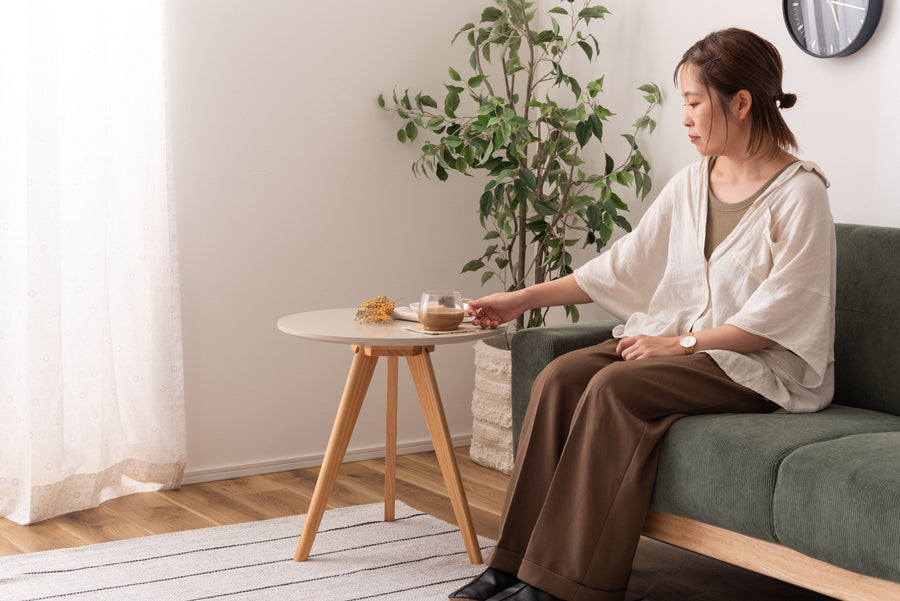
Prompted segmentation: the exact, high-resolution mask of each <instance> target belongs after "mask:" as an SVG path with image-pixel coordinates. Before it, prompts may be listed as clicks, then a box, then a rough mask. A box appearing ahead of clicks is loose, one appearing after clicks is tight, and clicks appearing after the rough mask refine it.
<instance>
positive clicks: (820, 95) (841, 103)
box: [168, 0, 900, 479]
mask: <svg viewBox="0 0 900 601" xmlns="http://www.w3.org/2000/svg"><path fill="white" fill-rule="evenodd" d="M484 4H485V2H484V0H477V1H476V0H453V1H452V2H451V1H449V0H441V1H435V0H382V1H379V2H371V1H369V0H352V1H348V2H341V3H330V2H319V3H310V2H297V1H295V0H265V1H258V2H257V1H251V0H190V1H172V2H170V3H169V5H168V13H169V14H168V26H169V70H170V98H171V106H170V110H171V119H172V131H173V143H172V153H173V162H174V183H175V185H174V188H175V193H176V195H177V202H178V223H179V232H178V233H179V236H180V240H179V245H180V252H181V273H182V297H183V316H184V337H185V381H186V395H187V407H188V409H187V418H188V452H189V457H188V474H189V478H193V479H202V478H210V477H216V476H217V475H229V474H231V473H240V472H241V469H242V468H246V469H245V470H244V471H253V470H257V471H258V470H260V469H263V468H264V467H265V466H260V465H258V464H265V463H266V462H271V464H272V465H273V466H274V467H282V466H286V465H292V463H291V462H292V461H293V464H298V465H299V464H304V462H306V463H309V462H314V461H315V458H316V457H318V456H319V455H321V454H322V453H323V451H324V447H325V442H326V440H327V437H328V433H329V431H330V427H331V422H332V419H333V417H334V412H335V409H336V403H337V399H338V398H339V396H340V393H341V389H342V387H343V381H344V378H345V377H346V371H347V368H348V366H349V361H350V353H349V350H348V349H346V348H344V347H341V346H338V345H329V344H322V343H314V342H308V341H304V340H300V339H295V338H292V337H289V336H287V335H284V334H281V333H279V332H278V331H277V330H276V329H275V321H276V320H277V319H278V317H280V316H282V315H285V314H288V313H293V312H297V311H304V310H312V309H320V308H327V307H340V306H354V305H356V304H358V303H359V302H361V301H363V300H366V299H369V298H372V297H374V296H375V295H377V294H387V295H391V296H393V297H399V298H401V299H404V300H406V301H411V300H414V299H415V297H416V295H417V294H418V292H419V291H421V290H422V289H426V288H430V287H438V286H440V287H456V288H458V289H460V290H462V291H463V292H464V294H466V295H471V296H475V295H478V294H480V293H481V291H482V289H481V288H480V286H479V285H478V279H477V277H476V276H472V275H471V274H467V275H466V276H462V275H460V274H459V269H460V267H461V265H462V264H463V263H465V261H466V260H468V259H470V258H472V257H474V256H476V255H478V254H480V253H479V249H480V248H481V236H482V232H481V230H480V227H479V225H478V221H477V218H476V216H475V211H476V208H477V198H478V196H479V191H480V189H481V186H482V182H480V181H478V180H476V179H471V178H462V177H455V178H453V177H451V181H449V182H447V183H441V182H438V181H437V180H416V179H415V178H414V177H413V176H412V174H411V172H410V169H409V167H410V164H411V162H412V161H413V159H414V158H415V156H416V152H415V149H416V146H409V145H407V146H401V145H400V144H399V143H398V142H397V141H396V139H395V138H394V131H395V130H396V128H397V126H398V124H399V121H398V120H397V119H396V118H394V117H393V116H392V115H388V114H386V113H383V112H381V111H380V110H379V109H378V108H377V107H376V105H375V97H376V96H377V94H378V92H381V91H384V92H389V91H390V90H391V89H392V87H393V86H394V85H397V86H399V87H400V88H401V89H403V88H404V87H409V88H410V89H411V90H418V89H424V90H426V91H431V92H432V93H433V95H435V96H436V97H437V96H440V95H441V91H442V89H441V86H440V84H441V82H442V81H443V79H444V75H445V74H446V72H447V65H448V64H451V63H454V64H457V65H460V64H464V61H465V58H464V54H462V53H461V52H460V50H461V49H462V48H461V47H460V48H452V47H451V46H450V45H449V40H450V38H451V37H452V35H453V33H454V32H455V31H456V29H457V28H458V27H459V26H461V25H462V24H464V23H465V22H467V21H475V20H477V17H478V15H479V14H480V12H481V8H482V6H484ZM543 4H544V5H546V6H549V5H550V4H551V2H550V0H544V1H543ZM886 4H887V6H886V7H885V12H884V15H883V17H882V23H881V26H880V28H879V30H878V32H876V35H875V37H874V38H873V40H872V41H871V42H870V43H869V45H868V46H866V47H865V48H864V49H863V50H862V51H860V52H859V53H857V54H856V55H854V56H852V57H849V58H845V59H835V60H816V59H813V58H811V57H808V56H806V55H805V54H803V53H802V52H801V51H800V50H799V49H797V48H796V47H794V46H793V43H792V42H791V41H790V39H789V38H788V35H787V32H786V30H785V28H784V25H783V22H782V17H781V4H780V3H778V2H765V3H757V2H754V3H732V2H728V3H724V2H716V1H714V0H703V1H700V0H692V1H688V2H680V3H672V2H665V1H663V0H642V1H641V2H634V1H631V2H629V1H627V0H611V1H609V2H608V3H607V6H608V7H609V8H610V9H611V10H612V11H613V13H614V14H613V15H612V16H611V17H610V19H609V20H608V21H607V22H605V23H604V22H598V23H597V25H596V32H597V35H598V37H599V38H600V39H601V41H602V44H603V46H604V48H605V49H606V51H605V57H606V58H604V59H603V64H602V66H601V67H600V69H601V71H602V72H605V73H606V76H607V79H606V81H607V88H608V89H609V95H610V108H612V109H613V110H615V111H617V112H622V113H623V114H632V113H635V112H636V111H637V109H638V108H639V107H638V106H630V103H632V102H636V101H637V100H636V99H637V98H638V97H637V96H634V95H633V94H632V89H633V87H635V86H637V85H639V84H640V83H643V82H644V81H647V80H653V81H656V82H657V83H658V84H659V85H660V86H661V87H663V89H664V90H665V92H666V105H665V106H664V107H663V109H662V110H661V111H660V112H659V113H658V114H657V120H658V122H659V127H658V128H657V130H656V133H654V134H653V135H652V136H650V137H649V138H646V139H645V140H644V148H645V154H647V156H648V158H649V159H650V160H651V162H652V163H653V166H654V174H653V175H654V180H655V181H656V182H657V186H660V185H661V184H662V182H663V181H664V180H665V179H666V178H668V177H669V176H671V175H672V174H673V173H674V172H675V171H676V170H677V169H678V168H680V167H681V166H682V165H684V164H686V163H687V162H690V161H693V160H695V158H696V154H695V152H694V150H693V148H692V147H691V146H690V144H689V143H688V142H687V139H686V136H685V133H684V131H683V127H682V126H681V125H680V121H681V110H682V106H681V100H680V98H679V97H678V94H677V90H676V89H675V88H674V86H673V85H672V84H671V77H672V68H673V66H674V64H675V63H676V62H677V60H678V58H679V57H680V55H681V53H682V52H683V51H684V50H685V49H686V48H687V47H688V46H689V45H690V44H691V43H693V42H694V41H695V40H696V39H698V38H700V37H702V36H703V35H705V34H706V33H707V32H709V31H710V30H712V29H716V28H719V27H727V26H732V25H736V26H742V27H746V28H749V29H752V30H755V31H757V32H758V33H760V34H762V35H763V36H765V37H767V38H768V39H770V40H771V41H772V42H773V43H775V44H776V46H778V48H779V49H780V50H781V52H782V54H783V57H784V60H785V66H786V74H787V76H786V82H785V88H786V90H787V91H793V92H795V93H797V94H798V95H799V97H800V100H799V102H798V104H797V106H796V107H794V108H793V109H791V110H790V111H787V112H786V116H787V118H788V121H789V123H790V124H791V125H792V127H793V128H794V130H795V133H796V134H797V136H798V138H799V140H800V141H801V144H802V146H803V148H802V149H801V154H802V155H803V156H804V157H806V158H810V159H813V160H816V161H817V162H818V163H819V164H820V165H821V166H822V167H823V168H824V169H825V171H826V173H827V174H828V175H829V176H830V178H831V180H832V182H833V186H832V188H831V198H832V204H833V209H834V214H835V217H836V219H837V220H838V221H847V222H857V223H872V224H884V225H892V226H898V225H900V208H898V206H897V204H896V203H895V202H894V199H895V198H896V197H897V196H898V195H897V192H898V183H897V178H896V175H895V174H894V173H893V172H892V169H891V168H892V167H893V166H894V163H896V162H897V160H898V158H900V151H898V149H897V147H896V143H895V140H897V139H898V133H900V117H898V115H897V114H896V108H897V97H898V92H900V90H898V88H900V84H898V82H900V75H898V73H897V72H896V70H895V69H892V68H889V64H890V63H891V62H892V59H893V57H896V56H900V42H898V36H897V33H898V31H900V24H898V19H900V17H898V14H897V10H896V9H895V8H894V7H893V5H892V4H891V3H886ZM637 102H638V103H639V101H637ZM657 189H658V188H657ZM633 208H634V214H635V215H636V216H637V215H639V214H640V213H641V207H640V205H639V203H633ZM491 291H492V289H491ZM595 315H596V313H595V312H591V311H588V312H587V315H586V318H591V317H593V316H595ZM472 356H473V354H472V350H471V347H470V346H469V345H458V346H453V347H447V348H441V349H438V351H436V352H435V354H434V361H435V366H436V370H437V375H438V381H439V386H440V387H441V392H442V395H443V398H444V403H445V406H446V409H447V414H448V421H449V424H450V429H451V432H452V433H453V434H454V435H456V436H459V437H465V436H466V435H467V434H468V433H470V432H471V415H470V412H469V402H470V400H471V389H472V378H473V369H472ZM383 397H384V376H383V369H380V370H378V372H377V373H376V378H375V381H374V382H373V386H372V391H371V392H370V394H369V398H368V399H367V402H366V405H364V407H363V413H362V415H361V417H360V424H359V426H358V428H357V431H356V433H355V434H354V437H353V440H352V441H351V443H350V444H351V449H369V448H377V447H379V446H381V445H382V444H383V414H384V411H383V402H384V401H383ZM400 416H401V418H400V441H401V443H402V442H407V443H414V442H416V441H421V440H426V439H427V431H426V429H425V426H424V422H423V421H422V419H421V417H420V412H419V409H418V405H417V403H416V401H415V395H414V392H413V391H412V387H411V385H409V378H408V374H407V373H403V372H401V401H400ZM232 468H234V469H235V470H236V471H232V472H229V471H228V470H229V469H232Z"/></svg>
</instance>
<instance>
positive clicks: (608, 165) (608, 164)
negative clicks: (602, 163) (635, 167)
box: [603, 153, 616, 175]
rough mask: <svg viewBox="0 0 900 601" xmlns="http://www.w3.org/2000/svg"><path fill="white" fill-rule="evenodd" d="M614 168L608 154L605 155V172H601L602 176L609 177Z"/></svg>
mask: <svg viewBox="0 0 900 601" xmlns="http://www.w3.org/2000/svg"><path fill="white" fill-rule="evenodd" d="M615 168H616V163H615V161H614V160H613V158H612V157H611V156H609V153H606V170H605V171H604V172H603V174H604V175H609V174H610V173H612V172H613V169H615Z"/></svg>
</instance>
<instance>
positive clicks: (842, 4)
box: [828, 0, 866, 11]
mask: <svg viewBox="0 0 900 601" xmlns="http://www.w3.org/2000/svg"><path fill="white" fill-rule="evenodd" d="M828 4H831V5H835V4H836V5H838V6H846V7H847V8H855V9H856V10H863V11H864V10H866V9H865V8H864V7H862V6H857V5H855V4H847V3H846V2H838V1H837V0H831V1H830V2H829V3H828Z"/></svg>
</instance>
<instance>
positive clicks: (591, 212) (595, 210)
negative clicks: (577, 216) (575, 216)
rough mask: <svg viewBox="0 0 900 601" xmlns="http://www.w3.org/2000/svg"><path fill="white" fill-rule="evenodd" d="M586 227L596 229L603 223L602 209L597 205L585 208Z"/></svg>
mask: <svg viewBox="0 0 900 601" xmlns="http://www.w3.org/2000/svg"><path fill="white" fill-rule="evenodd" d="M587 218H588V227H589V228H591V229H592V230H598V229H600V227H601V226H602V225H603V211H601V210H600V207H598V206H597V205H595V204H594V205H591V206H589V207H588V208H587Z"/></svg>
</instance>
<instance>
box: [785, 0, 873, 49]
mask: <svg viewBox="0 0 900 601" xmlns="http://www.w3.org/2000/svg"><path fill="white" fill-rule="evenodd" d="M882 4H883V0H783V4H782V6H783V10H784V23H785V25H787V28H788V31H789V32H790V34H791V38H793V40H794V42H796V44H797V45H798V46H800V48H801V49H802V50H803V51H804V52H806V53H807V54H811V55H813V56H816V57H819V58H835V57H838V56H847V55H848V54H853V53H854V52H856V51H857V50H859V49H860V48H862V47H863V46H865V44H866V42H868V41H869V38H871V37H872V34H873V33H874V32H875V28H876V27H877V26H878V19H880V18H881V7H882Z"/></svg>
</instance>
